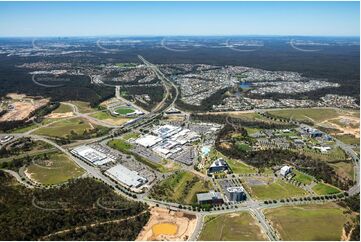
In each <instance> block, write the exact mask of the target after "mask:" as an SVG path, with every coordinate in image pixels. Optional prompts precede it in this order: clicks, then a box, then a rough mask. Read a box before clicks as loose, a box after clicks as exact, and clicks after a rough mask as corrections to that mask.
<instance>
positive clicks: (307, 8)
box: [0, 2, 360, 37]
mask: <svg viewBox="0 0 361 242" xmlns="http://www.w3.org/2000/svg"><path fill="white" fill-rule="evenodd" d="M359 9H360V6H359V2H0V36H1V37H9V36H29V37H37V36H38V37H39V36H148V35H151V36H173V35H310V36H311V35H317V36H359V35H360V12H359Z"/></svg>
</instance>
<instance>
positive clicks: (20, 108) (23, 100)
mask: <svg viewBox="0 0 361 242" xmlns="http://www.w3.org/2000/svg"><path fill="white" fill-rule="evenodd" d="M7 97H9V98H11V100H8V102H9V103H8V106H9V107H11V108H10V109H8V111H7V112H6V113H5V114H4V115H2V116H1V117H0V122H6V121H18V120H25V119H27V118H29V117H30V116H31V114H32V113H33V112H34V111H35V110H37V109H39V108H42V107H44V106H46V105H47V104H48V103H49V100H48V99H44V98H41V99H38V98H36V99H35V98H32V97H26V96H25V95H20V94H9V95H7Z"/></svg>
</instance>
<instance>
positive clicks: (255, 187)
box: [245, 177, 307, 200]
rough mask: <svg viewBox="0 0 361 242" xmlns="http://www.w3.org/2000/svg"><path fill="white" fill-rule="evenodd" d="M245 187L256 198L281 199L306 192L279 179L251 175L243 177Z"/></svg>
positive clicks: (302, 194) (305, 193) (303, 194)
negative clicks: (273, 179) (250, 176)
mask: <svg viewBox="0 0 361 242" xmlns="http://www.w3.org/2000/svg"><path fill="white" fill-rule="evenodd" d="M245 180H246V183H245V188H246V189H247V191H248V192H249V193H250V195H251V196H252V197H254V198H256V199H260V200H267V199H281V198H291V197H299V196H305V195H307V192H306V191H305V190H303V189H302V188H300V187H296V186H294V185H292V184H290V183H287V182H285V181H283V180H281V179H276V180H275V181H272V180H271V179H269V178H265V179H264V180H262V178H257V177H254V178H253V177H252V178H247V179H245Z"/></svg>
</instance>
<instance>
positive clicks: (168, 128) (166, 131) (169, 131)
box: [153, 124, 182, 139]
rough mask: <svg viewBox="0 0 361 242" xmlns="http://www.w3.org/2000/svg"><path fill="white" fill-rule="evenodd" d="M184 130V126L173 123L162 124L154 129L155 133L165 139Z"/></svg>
mask: <svg viewBox="0 0 361 242" xmlns="http://www.w3.org/2000/svg"><path fill="white" fill-rule="evenodd" d="M181 130H182V127H176V126H173V125H168V124H167V125H163V126H160V127H158V128H156V129H155V130H153V134H155V135H157V136H159V137H161V138H163V139H165V138H167V137H169V136H172V135H174V134H176V133H178V132H180V131H181Z"/></svg>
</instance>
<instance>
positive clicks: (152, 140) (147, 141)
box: [135, 135, 162, 148]
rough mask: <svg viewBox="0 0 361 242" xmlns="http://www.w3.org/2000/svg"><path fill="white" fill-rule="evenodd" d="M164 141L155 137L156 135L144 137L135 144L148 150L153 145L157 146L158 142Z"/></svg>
mask: <svg viewBox="0 0 361 242" xmlns="http://www.w3.org/2000/svg"><path fill="white" fill-rule="evenodd" d="M160 141H162V138H160V137H157V136H154V135H144V136H143V137H140V138H138V139H136V141H135V143H137V144H139V145H141V146H144V147H146V148H149V147H152V146H153V145H155V144H157V143H158V142H160Z"/></svg>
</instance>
